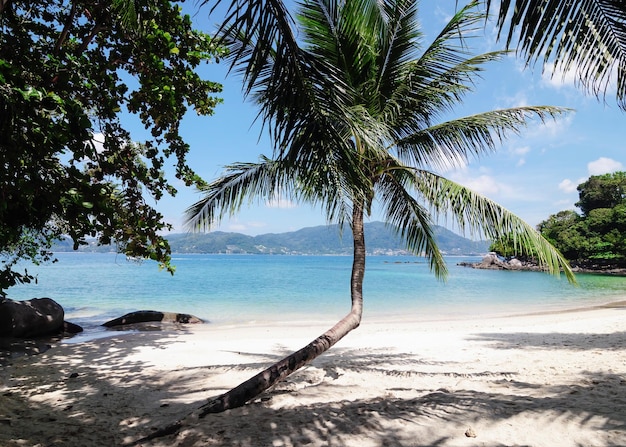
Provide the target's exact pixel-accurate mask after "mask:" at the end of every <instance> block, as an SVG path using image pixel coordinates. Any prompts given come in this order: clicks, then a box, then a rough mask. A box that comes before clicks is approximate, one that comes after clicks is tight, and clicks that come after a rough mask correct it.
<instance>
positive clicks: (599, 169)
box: [587, 157, 623, 175]
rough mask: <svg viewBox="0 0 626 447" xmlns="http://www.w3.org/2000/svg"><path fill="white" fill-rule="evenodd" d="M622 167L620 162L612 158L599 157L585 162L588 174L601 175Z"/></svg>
mask: <svg viewBox="0 0 626 447" xmlns="http://www.w3.org/2000/svg"><path fill="white" fill-rule="evenodd" d="M622 169H623V165H622V163H620V162H619V161H616V160H613V159H612V158H607V157H600V158H598V159H597V160H595V161H592V162H590V163H588V164H587V170H588V171H589V175H602V174H608V173H611V172H616V171H620V170H622Z"/></svg>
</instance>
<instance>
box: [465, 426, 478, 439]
mask: <svg viewBox="0 0 626 447" xmlns="http://www.w3.org/2000/svg"><path fill="white" fill-rule="evenodd" d="M465 436H467V437H468V438H475V437H476V432H475V431H474V429H473V428H472V427H469V428H468V429H467V430H465Z"/></svg>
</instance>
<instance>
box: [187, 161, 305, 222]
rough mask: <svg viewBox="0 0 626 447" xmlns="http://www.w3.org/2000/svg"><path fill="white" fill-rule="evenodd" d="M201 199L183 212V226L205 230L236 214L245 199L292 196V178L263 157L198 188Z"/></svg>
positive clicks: (231, 167)
mask: <svg viewBox="0 0 626 447" xmlns="http://www.w3.org/2000/svg"><path fill="white" fill-rule="evenodd" d="M199 190H200V192H201V193H202V194H203V197H202V199H201V200H199V201H198V202H196V203H194V204H193V205H191V206H190V207H189V208H188V209H187V210H186V211H185V216H186V224H187V226H188V228H189V229H191V230H193V231H208V230H209V229H210V228H211V226H213V225H214V224H215V223H218V222H219V221H221V220H222V219H223V218H224V216H226V215H232V214H234V213H236V212H237V211H238V210H239V209H240V208H241V206H242V205H243V203H244V202H245V200H246V199H248V200H252V199H253V198H258V199H259V200H271V199H273V198H274V197H275V196H276V194H277V193H278V192H279V191H280V192H281V194H283V197H286V196H289V197H290V196H291V193H292V192H293V191H294V190H293V182H292V177H290V175H289V171H288V169H286V166H284V165H283V163H280V162H277V161H274V160H270V159H268V158H265V157H263V158H262V160H261V161H260V162H259V163H236V164H232V165H229V166H227V167H226V171H225V173H224V175H222V176H221V177H219V178H218V179H216V180H214V181H213V182H211V183H209V184H207V185H206V186H203V187H201V188H199Z"/></svg>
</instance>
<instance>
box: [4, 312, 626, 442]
mask: <svg viewBox="0 0 626 447" xmlns="http://www.w3.org/2000/svg"><path fill="white" fill-rule="evenodd" d="M331 324H332V321H328V322H315V323H285V324H281V325H276V324H272V325H263V324H260V323H257V324H248V325H241V326H216V325H211V324H207V325H200V326H199V325H193V326H184V327H182V326H181V327H176V326H169V325H165V326H163V327H160V328H157V327H155V328H153V329H154V330H145V331H141V332H134V333H132V334H122V333H115V334H114V335H112V336H110V337H106V338H100V339H95V340H91V341H86V342H81V343H67V342H62V343H58V344H55V345H54V346H53V347H52V348H51V349H50V350H48V351H47V352H45V353H43V354H40V355H35V356H25V357H20V358H16V359H13V360H12V361H11V363H10V364H9V365H5V366H2V367H0V446H3V447H14V446H29V447H31V446H39V447H60V446H77V447H78V446H80V447H84V446H97V447H100V446H103V447H105V446H106V447H109V446H121V445H124V444H128V443H131V442H133V441H136V440H137V439H139V438H141V437H142V436H145V435H148V434H150V433H152V432H153V431H154V430H155V429H156V428H158V427H162V426H164V425H166V424H168V423H170V422H173V421H174V420H177V419H179V418H182V417H184V416H185V415H186V414H188V413H190V412H191V411H192V410H194V409H195V408H197V407H199V406H200V405H202V404H203V403H204V402H205V401H206V399H207V398H210V397H212V396H215V395H218V394H220V393H222V392H224V391H226V390H227V389H229V388H231V387H233V386H235V385H237V384H239V383H240V382H241V381H243V380H245V379H247V378H248V377H250V376H252V375H253V374H255V373H256V372H258V371H260V370H261V369H263V368H264V367H266V366H268V365H269V364H271V363H272V362H273V361H274V360H276V359H278V358H279V357H282V356H284V355H286V354H288V353H290V352H291V351H292V350H294V349H297V348H300V347H302V346H304V345H305V344H307V343H308V342H309V341H310V340H311V339H313V338H314V337H315V336H317V335H319V334H320V333H322V332H323V331H324V330H325V329H326V328H327V327H329V325H331ZM157 329H158V330H157ZM625 342H626V308H624V307H623V306H621V305H616V306H608V307H606V308H594V309H587V310H584V311H575V312H559V313H546V314H536V315H526V316H519V315H518V316H510V317H501V318H482V317H481V315H476V316H475V318H473V319H471V321H470V320H468V319H466V320H456V321H445V320H442V321H427V322H424V321H419V322H411V321H397V320H396V321H364V322H363V324H362V325H361V327H360V328H358V329H356V330H355V331H353V332H352V333H351V334H349V335H348V336H347V337H346V338H345V339H344V340H342V341H341V342H340V343H339V344H338V345H336V346H335V347H334V348H332V349H331V350H330V351H329V352H328V353H326V354H325V355H323V356H321V357H319V358H318V359H316V360H315V361H314V362H313V364H312V365H310V366H308V367H306V368H304V369H303V370H301V371H300V372H298V373H296V374H295V375H293V376H291V377H289V378H288V379H287V380H286V381H284V382H282V383H280V384H279V385H278V386H276V387H275V388H273V389H271V390H270V391H268V392H266V393H264V394H263V395H262V396H260V398H259V399H258V400H256V401H254V402H251V403H250V404H248V405H246V406H245V407H243V408H239V409H235V410H231V411H228V412H225V413H222V414H217V415H208V416H207V417H206V418H204V419H200V420H198V419H190V420H187V423H188V425H187V426H186V427H185V428H184V429H183V430H181V431H180V432H179V433H178V434H176V435H171V436H168V437H164V438H160V439H156V440H152V441H149V442H145V443H141V444H139V445H143V446H180V447H183V446H184V447H192V446H193V447H200V446H242V447H243V446H246V447H255V446H346V447H370V446H372V447H374V446H446V447H447V446H450V447H451V446H551V447H554V446H615V447H616V446H624V445H626V343H625ZM468 435H469V436H468Z"/></svg>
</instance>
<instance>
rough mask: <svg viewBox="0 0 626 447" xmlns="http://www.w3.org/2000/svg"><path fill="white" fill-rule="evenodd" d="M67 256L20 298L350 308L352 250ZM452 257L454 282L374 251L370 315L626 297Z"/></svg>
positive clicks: (600, 280)
mask: <svg viewBox="0 0 626 447" xmlns="http://www.w3.org/2000/svg"><path fill="white" fill-rule="evenodd" d="M58 258H59V262H58V263H55V264H51V265H45V266H39V267H31V268H29V271H32V272H34V273H36V274H37V279H38V281H37V284H29V285H22V286H17V287H14V288H11V289H9V291H8V295H9V297H10V298H13V299H28V298H33V297H43V296H47V297H50V298H53V299H55V300H56V301H58V302H59V303H60V304H61V305H63V307H64V308H65V309H66V312H67V317H66V318H67V319H68V320H70V321H73V322H76V323H78V324H82V325H85V326H96V325H98V324H100V323H102V322H104V321H106V320H108V319H110V318H114V317H117V316H120V315H122V314H124V313H127V312H130V311H133V310H140V309H150V310H159V311H170V312H181V313H190V314H193V315H196V316H199V317H201V318H203V319H206V320H209V321H211V322H212V323H217V324H235V323H236V324H239V323H247V322H265V321H268V322H271V321H278V320H302V321H311V320H320V319H321V320H328V319H336V318H339V317H341V316H343V315H344V314H345V313H346V312H347V311H348V310H349V306H350V287H349V281H350V269H351V262H352V260H351V258H350V257H345V256H271V255H175V256H174V264H175V265H176V274H175V275H174V276H171V275H170V274H168V273H166V272H164V271H160V270H159V269H158V268H157V266H156V264H154V263H152V262H143V263H135V262H128V261H127V260H126V258H125V257H124V256H121V255H115V254H92V253H89V254H88V253H60V254H58ZM468 260H469V261H477V260H479V259H478V258H458V257H451V258H447V262H448V267H449V270H450V274H449V277H448V280H447V282H441V281H437V280H436V279H435V278H434V276H433V274H432V273H431V272H430V271H429V268H428V264H427V262H426V261H425V260H424V259H423V258H415V257H408V256H407V257H395V256H393V257H392V256H370V257H368V260H367V268H366V275H365V283H364V299H365V311H364V318H365V319H370V320H373V319H377V318H403V319H415V320H436V319H446V318H476V317H480V316H481V315H484V316H487V315H496V314H511V313H526V312H534V311H542V310H552V309H559V308H573V307H584V306H588V305H595V304H599V303H605V302H610V301H616V300H620V299H623V296H626V278H621V277H610V276H599V275H579V276H578V280H579V282H580V285H579V286H578V287H574V286H571V285H569V284H568V283H567V281H566V280H565V278H561V279H558V278H554V277H552V276H549V275H546V274H542V273H535V272H506V271H487V270H475V269H471V268H466V267H460V266H457V265H456V264H457V263H458V262H460V261H468Z"/></svg>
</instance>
